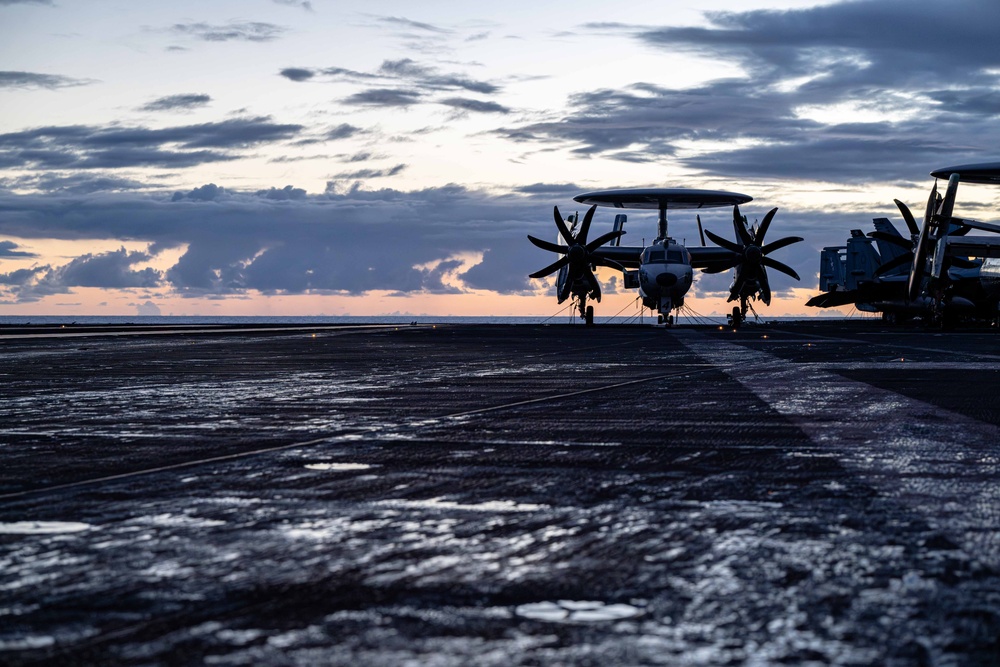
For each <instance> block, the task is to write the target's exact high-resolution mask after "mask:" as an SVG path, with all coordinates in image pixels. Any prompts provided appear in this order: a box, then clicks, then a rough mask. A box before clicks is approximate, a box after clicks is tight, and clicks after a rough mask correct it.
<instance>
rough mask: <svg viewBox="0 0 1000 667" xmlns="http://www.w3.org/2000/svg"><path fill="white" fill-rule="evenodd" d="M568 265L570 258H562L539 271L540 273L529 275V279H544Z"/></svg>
mask: <svg viewBox="0 0 1000 667" xmlns="http://www.w3.org/2000/svg"><path fill="white" fill-rule="evenodd" d="M567 264H569V257H560V258H559V259H557V260H556V261H554V262H552V263H551V264H549V265H548V266H546V267H545V268H544V269H539V270H538V271H535V272H534V273H529V274H528V277H529V278H544V277H545V276H547V275H549V274H552V273H555V272H556V271H558V270H559V269H561V268H562V267H564V266H566V265H567Z"/></svg>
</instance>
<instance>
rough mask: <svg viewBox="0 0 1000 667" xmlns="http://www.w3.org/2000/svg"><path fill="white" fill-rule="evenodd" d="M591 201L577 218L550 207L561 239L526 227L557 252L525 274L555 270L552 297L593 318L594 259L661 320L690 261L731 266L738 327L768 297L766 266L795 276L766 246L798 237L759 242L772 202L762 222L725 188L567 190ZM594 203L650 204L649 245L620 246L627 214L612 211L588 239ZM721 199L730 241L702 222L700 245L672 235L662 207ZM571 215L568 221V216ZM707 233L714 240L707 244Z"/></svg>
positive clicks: (688, 279) (675, 301)
mask: <svg viewBox="0 0 1000 667" xmlns="http://www.w3.org/2000/svg"><path fill="white" fill-rule="evenodd" d="M573 199H574V201H577V202H579V203H581V204H590V205H591V207H590V209H589V210H588V211H587V212H586V214H585V215H584V217H583V221H582V222H579V221H578V220H576V219H575V217H574V216H571V217H570V218H569V219H568V220H564V219H563V217H562V215H560V213H559V207H558V206H556V207H553V211H552V213H553V218H554V219H555V223H556V228H557V229H558V231H559V240H561V241H562V242H563V243H565V245H561V244H559V243H551V242H549V241H543V240H541V239H538V238H535V237H534V236H531V235H529V236H528V240H530V241H531V242H532V243H533V244H534V245H536V246H537V247H539V248H541V249H543V250H548V251H550V252H555V253H558V254H560V255H563V257H561V258H560V259H558V260H556V261H555V262H553V263H552V264H549V265H548V266H546V267H545V268H543V269H540V270H539V271H536V272H534V273H532V274H531V276H530V277H532V278H544V277H545V276H548V275H551V274H553V273H556V272H557V271H558V276H557V279H556V297H557V299H558V301H559V303H563V302H564V301H566V299H568V298H571V297H572V298H573V299H574V300H575V302H576V306H577V309H578V311H579V314H580V317H581V318H582V319H584V320H585V321H586V322H587V324H593V319H594V309H593V306H591V305H588V303H587V301H588V299H593V300H595V301H598V302H600V300H601V286H600V283H599V282H598V280H597V277H596V276H595V275H594V270H595V269H596V268H597V267H598V266H605V267H610V268H613V269H616V270H618V271H621V272H622V275H623V279H624V285H625V287H626V288H627V289H638V290H639V295H640V296H641V298H642V303H643V305H644V306H646V307H647V308H650V309H653V310H656V311H657V312H658V313H659V321H660V323H666V324H668V325H669V324H672V323H673V315H672V314H671V313H672V312H673V311H674V310H675V309H677V308H680V307H681V306H682V305H683V304H684V297H685V295H686V294H687V292H688V290H689V289H690V288H691V283H692V281H693V271H694V269H701V270H702V272H704V273H721V272H722V271H727V270H729V269H735V274H734V278H733V282H732V285H731V286H730V293H729V301H737V300H738V301H739V305H738V306H734V307H733V314H732V322H733V326H734V327H739V326H740V324H742V322H743V321H744V320H745V319H746V314H747V309H748V308H749V307H750V302H751V301H753V300H755V299H760V301H762V302H763V303H764V304H770V302H771V286H770V282H769V280H768V276H767V270H766V267H768V268H772V269H774V270H776V271H780V272H782V273H785V274H787V275H789V276H791V277H793V278H795V279H796V280H799V276H798V274H797V273H796V272H795V271H794V270H793V269H792V268H791V267H790V266H788V265H786V264H783V263H782V262H779V261H778V260H776V259H774V258H772V257H769V256H768V255H770V254H771V253H772V252H774V251H776V250H778V249H780V248H784V247H785V246H788V245H791V244H792V243H797V242H798V241H801V240H802V239H801V238H800V237H798V236H788V237H785V238H782V239H778V240H777V241H772V242H771V243H766V244H765V243H764V238H765V236H766V235H767V231H768V228H769V227H770V225H771V220H772V219H773V218H774V214H775V213H776V212H777V210H778V209H776V208H774V209H771V210H770V211H768V212H767V214H766V215H765V216H764V219H763V220H762V221H761V223H760V225H753V226H750V225H748V224H747V222H746V219H745V218H744V217H743V216H742V215H741V214H740V209H739V205H740V204H744V203H746V202H749V201H751V200H752V197H749V196H747V195H744V194H739V193H736V192H726V191H723V190H694V189H687V188H672V189H623V190H602V191H598V192H587V193H584V194H581V195H577V196H576V197H574V198H573ZM598 206H612V207H615V208H635V209H647V210H656V211H658V213H659V217H658V224H657V235H656V238H655V239H654V240H653V242H652V243H651V244H650V245H648V246H622V245H620V243H621V236H622V235H623V234H624V233H625V231H624V229H623V226H624V224H625V222H626V217H625V215H618V216H616V218H615V224H614V228H613V229H612V231H610V232H607V233H605V234H602V235H601V236H599V237H597V238H596V239H594V240H592V241H591V240H588V239H589V235H590V227H591V224H592V222H593V219H594V212H595V211H596V210H597V207H598ZM719 206H732V207H733V230H734V232H735V235H736V240H735V241H729V240H727V239H724V238H722V237H720V236H717V235H716V234H713V233H712V232H710V231H704V233H702V232H703V230H702V227H701V218H700V217H698V218H697V221H698V231H699V234H701V242H702V245H701V247H688V246H685V245H684V244H682V243H679V242H678V241H677V240H676V239H674V238H671V237H670V236H669V234H668V228H667V212H668V210H669V211H673V210H690V209H702V208H711V207H719ZM578 222H579V227H578V226H577V224H578ZM567 223H569V224H567ZM705 236H708V238H709V239H711V240H712V241H713V242H714V243H716V244H717V246H718V247H708V246H706V245H705Z"/></svg>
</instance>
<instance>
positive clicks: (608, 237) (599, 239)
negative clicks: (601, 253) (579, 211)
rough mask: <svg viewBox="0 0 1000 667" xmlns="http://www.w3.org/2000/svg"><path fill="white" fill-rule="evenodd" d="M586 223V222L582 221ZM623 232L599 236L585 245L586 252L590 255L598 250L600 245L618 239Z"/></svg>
mask: <svg viewBox="0 0 1000 667" xmlns="http://www.w3.org/2000/svg"><path fill="white" fill-rule="evenodd" d="M584 222H586V220H584ZM624 233H625V232H623V231H621V230H618V231H617V232H608V233H607V234H601V235H600V236H598V237H597V238H596V239H594V240H593V241H591V242H590V243H588V244H587V246H586V247H587V252H588V253H591V252H594V251H595V250H597V249H598V248H600V247H601V246H602V245H604V244H605V243H607V242H608V241H610V240H611V239H617V238H620V237H621V235H622V234H624Z"/></svg>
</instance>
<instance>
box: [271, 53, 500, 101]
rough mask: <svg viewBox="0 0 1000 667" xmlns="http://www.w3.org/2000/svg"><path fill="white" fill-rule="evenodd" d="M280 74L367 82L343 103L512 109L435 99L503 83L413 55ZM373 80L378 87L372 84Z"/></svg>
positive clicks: (495, 88)
mask: <svg viewBox="0 0 1000 667" xmlns="http://www.w3.org/2000/svg"><path fill="white" fill-rule="evenodd" d="M280 74H281V76H283V77H285V78H286V79H288V80H290V81H295V82H302V81H311V80H315V79H317V78H320V77H322V78H324V79H326V80H333V81H348V82H351V83H357V84H362V85H365V86H368V87H367V88H366V89H364V90H360V91H358V92H355V93H352V94H351V95H348V96H347V97H346V98H344V99H343V100H342V102H343V103H344V104H349V105H361V106H381V107H408V106H412V105H415V104H419V103H421V102H433V101H438V103H440V104H444V105H446V106H450V107H453V108H458V109H461V110H464V111H471V112H477V113H501V114H503V113H508V112H509V111H510V109H508V108H507V107H505V106H503V105H501V104H499V103H497V102H489V101H481V100H476V99H467V98H461V97H448V98H445V99H442V100H435V96H436V95H438V94H439V93H447V92H452V93H453V92H464V93H477V94H483V95H492V94H494V93H497V92H499V91H500V86H499V85H497V84H496V83H492V82H490V81H481V80H478V79H473V78H470V77H468V76H464V75H462V74H458V73H450V72H441V71H440V70H439V69H438V68H436V67H430V66H427V65H423V64H421V63H419V62H417V61H415V60H413V59H412V58H400V59H397V60H384V61H382V64H381V65H379V67H378V69H377V70H375V71H373V72H359V71H357V70H351V69H345V68H342V67H327V68H324V69H316V68H305V67H287V68H285V69H283V70H281V72H280ZM373 83H374V84H376V85H378V87H371V84H373Z"/></svg>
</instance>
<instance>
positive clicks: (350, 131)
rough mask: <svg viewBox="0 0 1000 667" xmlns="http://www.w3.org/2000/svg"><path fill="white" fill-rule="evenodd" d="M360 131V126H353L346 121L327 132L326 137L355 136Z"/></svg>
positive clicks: (343, 137)
mask: <svg viewBox="0 0 1000 667" xmlns="http://www.w3.org/2000/svg"><path fill="white" fill-rule="evenodd" d="M360 132H362V130H361V128H360V127H355V126H354V125H350V124H348V123H341V124H340V125H338V126H337V127H335V128H333V129H331V130H330V131H329V132H327V133H326V138H327V139H331V140H336V139H347V138H349V137H353V136H355V135H356V134H358V133H360Z"/></svg>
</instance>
